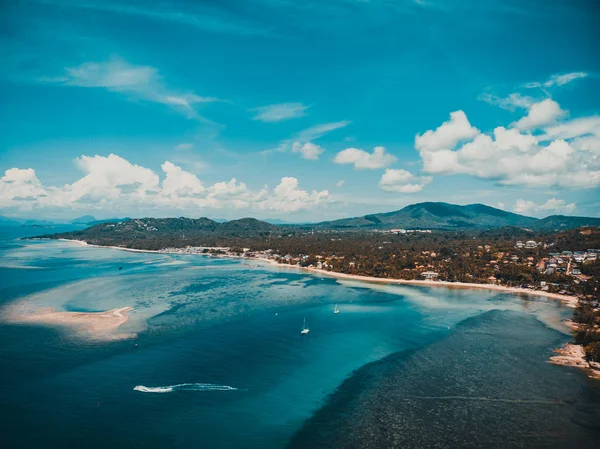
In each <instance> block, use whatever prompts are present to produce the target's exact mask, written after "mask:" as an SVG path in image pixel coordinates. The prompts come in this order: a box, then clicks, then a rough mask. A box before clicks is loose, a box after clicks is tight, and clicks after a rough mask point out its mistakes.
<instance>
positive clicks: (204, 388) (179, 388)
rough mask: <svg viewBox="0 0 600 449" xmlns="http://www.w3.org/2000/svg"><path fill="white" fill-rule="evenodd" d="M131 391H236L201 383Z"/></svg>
mask: <svg viewBox="0 0 600 449" xmlns="http://www.w3.org/2000/svg"><path fill="white" fill-rule="evenodd" d="M133 389H134V390H136V391H141V392H142V393H171V392H173V391H232V390H237V388H235V387H230V386H229V385H215V384H203V383H193V384H177V385H167V386H164V387H146V386H144V385H136V386H135V387H133Z"/></svg>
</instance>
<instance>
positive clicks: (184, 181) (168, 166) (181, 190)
mask: <svg viewBox="0 0 600 449" xmlns="http://www.w3.org/2000/svg"><path fill="white" fill-rule="evenodd" d="M160 168H162V170H163V172H164V173H165V176H166V177H165V179H164V180H163V182H162V194H163V195H164V196H168V197H175V198H176V197H187V196H196V195H200V194H202V193H204V191H205V190H206V189H205V188H204V186H203V185H202V182H201V181H200V180H199V179H198V178H197V177H196V175H194V174H192V173H190V172H187V171H184V170H182V169H181V168H180V167H178V166H176V165H174V164H172V163H171V162H169V161H166V162H165V163H164V164H162V165H161V166H160Z"/></svg>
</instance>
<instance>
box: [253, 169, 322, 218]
mask: <svg viewBox="0 0 600 449" xmlns="http://www.w3.org/2000/svg"><path fill="white" fill-rule="evenodd" d="M328 201H329V191H327V190H322V191H320V192H318V191H316V190H313V191H312V192H310V193H309V192H308V191H306V190H303V189H301V188H300V187H299V184H298V180H297V179H296V178H292V177H286V178H281V183H279V185H278V186H277V187H275V189H274V190H273V194H272V195H270V196H269V197H268V198H266V199H265V200H264V201H262V202H260V203H259V205H258V207H259V208H260V209H264V210H275V211H283V212H295V211H298V210H300V209H306V208H308V207H310V206H312V205H315V204H321V203H325V202H328Z"/></svg>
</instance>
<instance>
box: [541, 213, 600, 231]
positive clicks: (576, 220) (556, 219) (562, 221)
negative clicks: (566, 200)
mask: <svg viewBox="0 0 600 449" xmlns="http://www.w3.org/2000/svg"><path fill="white" fill-rule="evenodd" d="M581 226H600V218H591V217H569V216H566V215H550V216H549V217H546V218H542V219H541V220H539V221H538V223H537V225H536V228H537V229H544V230H546V229H547V230H549V231H556V230H561V229H573V228H579V227H581Z"/></svg>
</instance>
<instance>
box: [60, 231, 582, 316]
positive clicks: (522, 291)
mask: <svg viewBox="0 0 600 449" xmlns="http://www.w3.org/2000/svg"><path fill="white" fill-rule="evenodd" d="M58 240H60V241H63V242H73V243H77V244H79V245H83V246H89V247H92V248H109V249H118V250H122V251H130V252H138V253H159V254H180V253H177V252H173V251H166V250H147V249H133V248H124V247H122V246H104V245H92V244H89V243H87V242H86V241H84V240H70V239H58ZM194 255H198V256H207V255H208V254H194ZM221 257H229V258H232V259H238V258H239V259H246V260H253V261H257V262H263V263H267V264H269V265H274V266H277V267H282V268H290V269H295V270H299V271H306V272H309V273H316V274H320V275H323V276H329V277H332V278H338V279H349V280H354V281H361V282H373V283H383V284H400V285H416V286H422V287H449V288H467V289H484V290H493V291H498V292H502V293H511V294H516V295H532V296H541V297H544V298H549V299H556V300H559V301H562V302H563V303H564V304H565V305H566V306H567V307H570V308H576V307H577V302H578V298H577V297H576V296H569V295H560V294H558V293H550V292H544V291H540V290H530V289H526V288H518V287H506V286H504V285H498V284H477V283H469V282H450V281H434V280H418V279H413V280H408V279H399V278H378V277H373V276H362V275H357V274H347V273H339V272H337V271H328V270H323V269H319V268H309V267H300V266H297V265H288V264H283V263H278V262H275V261H274V260H272V259H265V258H257V257H243V256H240V257H235V256H221Z"/></svg>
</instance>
